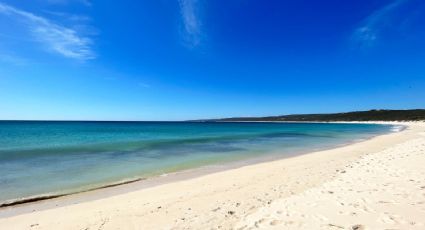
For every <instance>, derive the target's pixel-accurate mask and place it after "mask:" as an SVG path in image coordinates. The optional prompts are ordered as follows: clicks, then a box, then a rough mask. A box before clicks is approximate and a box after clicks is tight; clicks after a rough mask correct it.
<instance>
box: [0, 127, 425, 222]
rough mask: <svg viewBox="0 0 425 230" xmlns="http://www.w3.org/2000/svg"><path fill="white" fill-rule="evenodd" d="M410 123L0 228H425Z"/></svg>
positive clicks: (422, 178) (416, 140)
mask: <svg viewBox="0 0 425 230" xmlns="http://www.w3.org/2000/svg"><path fill="white" fill-rule="evenodd" d="M408 125H409V129H408V130H406V131H403V132H400V133H394V134H390V135H384V136H380V137H376V138H373V139H371V140H368V141H365V142H362V143H357V144H353V145H349V146H345V147H341V148H337V149H333V150H326V151H321V152H316V153H312V154H308V155H303V156H299V157H294V158H290V159H284V160H278V161H273V162H267V163H261V164H256V165H250V166H245V167H242V168H238V169H233V170H228V171H224V172H219V173H214V174H210V175H206V176H201V177H198V178H195V179H189V180H185V181H180V182H174V183H169V184H164V185H161V186H157V187H152V188H148V189H143V190H137V191H134V192H130V193H125V194H121V195H116V196H112V197H109V198H103V199H98V200H93V201H89V202H84V203H78V204H74V205H68V206H65V207H58V208H53V209H49V210H44V211H34V212H32V213H27V214H22V215H17V216H12V217H7V218H1V219H0V229H210V228H212V229H217V228H221V229H233V228H239V227H240V228H256V227H263V228H273V227H274V228H276V229H282V228H283V226H285V227H286V228H288V229H291V228H293V229H318V228H323V229H350V228H352V227H354V229H356V228H357V229H362V228H363V229H385V228H390V229H415V228H416V229H425V227H424V225H423V224H424V220H425V167H421V166H422V165H425V133H424V132H425V125H424V123H415V124H408ZM286 228H285V229H286Z"/></svg>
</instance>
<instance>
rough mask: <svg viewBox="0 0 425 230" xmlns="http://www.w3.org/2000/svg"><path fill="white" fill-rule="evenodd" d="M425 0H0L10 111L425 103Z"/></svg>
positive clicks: (74, 113)
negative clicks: (136, 1)
mask: <svg viewBox="0 0 425 230" xmlns="http://www.w3.org/2000/svg"><path fill="white" fill-rule="evenodd" d="M424 25H425V2H424V1H422V0H356V1H340V0H323V1H313V0H299V1H286V0H270V1H258V0H257V1H254V0H226V1H224V0H214V1H208V0H151V1H139V2H138V3H135V1H129V0H122V1H119V2H114V3H111V2H110V1H94V0H32V1H28V0H15V1H6V0H0V119H72V120H184V119H196V118H217V117H229V116H265V115H279V114H291V113H318V112H340V111H351V110H366V109H373V108H387V109H409V108H425V90H424V89H425V42H424V41H425V26H424Z"/></svg>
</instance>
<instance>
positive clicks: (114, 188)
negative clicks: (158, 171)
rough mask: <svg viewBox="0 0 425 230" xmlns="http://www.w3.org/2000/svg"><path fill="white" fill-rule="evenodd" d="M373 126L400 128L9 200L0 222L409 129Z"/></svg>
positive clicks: (0, 210) (396, 125)
mask: <svg viewBox="0 0 425 230" xmlns="http://www.w3.org/2000/svg"><path fill="white" fill-rule="evenodd" d="M257 122H269V123H276V122H281V121H257ZM282 122H284V123H286V121H282ZM290 123H292V122H290ZM296 123H299V122H296ZM300 123H359V124H363V123H366V122H300ZM367 123H370V122H367ZM370 124H380V125H393V126H394V127H393V128H397V129H391V131H389V132H388V133H382V134H377V135H373V136H371V137H368V138H364V139H356V140H350V141H347V142H344V143H342V144H337V145H334V146H329V147H323V148H319V149H312V150H303V151H299V152H296V153H291V154H288V155H285V156H282V155H280V156H279V155H277V154H275V153H278V152H279V150H275V151H273V152H272V153H270V154H268V155H266V156H258V157H250V158H244V159H238V160H233V161H229V162H221V164H220V165H218V164H212V165H203V166H199V167H195V168H189V169H184V170H181V171H175V172H170V173H166V174H162V175H155V176H152V177H133V178H127V179H123V180H120V181H115V182H112V183H105V184H100V185H98V186H93V187H92V188H88V189H84V190H75V191H70V192H63V193H45V194H40V195H36V196H29V197H23V198H18V199H13V200H6V201H4V202H2V203H0V218H2V217H9V216H13V215H17V214H24V213H28V212H32V211H33V210H34V208H35V209H37V210H45V209H50V208H53V207H62V206H66V205H70V204H76V203H81V202H87V201H91V200H97V199H103V198H108V197H110V196H114V195H120V194H124V193H128V192H132V191H137V190H140V189H146V188H151V187H155V186H160V185H163V184H168V183H174V182H178V181H182V180H188V179H193V178H198V177H202V176H205V175H208V174H212V173H217V172H222V171H227V170H233V169H238V168H241V167H244V166H249V165H255V164H261V163H267V162H273V161H280V160H285V159H290V158H293V157H298V156H302V155H307V154H314V153H316V152H320V151H326V150H332V149H337V148H341V147H345V146H349V145H353V144H356V143H361V142H364V141H368V140H371V139H373V138H376V137H379V136H382V135H389V134H392V133H397V132H402V131H403V130H404V129H406V128H407V127H408V126H406V125H400V124H399V123H394V122H381V123H377V122H371V123H370ZM124 186H127V187H124ZM119 187H121V188H119ZM107 190H109V191H107ZM102 193H105V194H107V195H102ZM52 201H55V202H52ZM64 201H65V202H64ZM68 201H70V202H68ZM49 202H52V204H55V205H54V206H52V204H48V203H49Z"/></svg>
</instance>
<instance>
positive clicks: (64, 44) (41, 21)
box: [0, 3, 95, 61]
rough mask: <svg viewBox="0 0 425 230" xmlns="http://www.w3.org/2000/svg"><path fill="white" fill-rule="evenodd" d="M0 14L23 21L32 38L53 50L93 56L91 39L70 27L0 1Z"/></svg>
mask: <svg viewBox="0 0 425 230" xmlns="http://www.w3.org/2000/svg"><path fill="white" fill-rule="evenodd" d="M0 14H3V15H6V16H8V17H10V18H12V19H13V20H17V21H23V22H25V23H24V25H25V26H26V27H27V29H28V31H29V32H30V34H31V35H32V37H33V39H34V40H35V41H37V42H40V43H42V44H44V45H46V47H48V49H49V50H51V51H53V52H56V53H58V54H61V55H62V56H64V57H67V58H73V59H77V60H83V61H84V60H89V59H93V58H95V54H94V52H93V51H92V49H91V45H92V41H91V40H90V39H89V38H88V37H84V36H82V35H80V34H79V33H78V32H77V31H75V30H73V29H71V28H67V27H64V26H61V25H59V24H57V23H54V22H52V21H50V20H48V19H46V18H43V17H41V16H38V15H35V14H33V13H30V12H27V11H24V10H20V9H17V8H15V7H12V6H10V5H7V4H4V3H0Z"/></svg>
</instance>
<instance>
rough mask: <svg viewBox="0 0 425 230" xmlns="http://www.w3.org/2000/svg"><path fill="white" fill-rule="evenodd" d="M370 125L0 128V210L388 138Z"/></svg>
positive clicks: (21, 125)
mask: <svg viewBox="0 0 425 230" xmlns="http://www.w3.org/2000/svg"><path fill="white" fill-rule="evenodd" d="M392 130H394V127H393V126H389V125H373V124H307V123H246V122H244V123H230V122H229V123H213V122H211V123H206V122H205V123H197V122H22V121H21V122H13V121H0V203H4V202H6V201H11V200H14V199H19V198H26V197H32V196H40V195H45V194H61V193H70V192H78V191H82V190H87V189H92V188H96V187H99V186H103V185H106V184H111V183H116V182H119V181H123V180H130V179H135V178H141V177H152V176H158V175H161V174H167V173H170V172H176V171H180V170H185V169H190V168H196V167H201V166H206V165H215V164H222V163H225V162H232V161H238V160H246V159H253V158H257V157H258V158H260V157H265V156H273V157H285V156H290V155H294V154H300V153H305V152H308V151H311V150H317V149H325V148H330V147H334V146H338V145H341V144H346V143H349V142H352V141H356V140H361V139H366V138H370V137H373V136H376V135H379V134H383V133H387V132H391V131H392Z"/></svg>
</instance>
